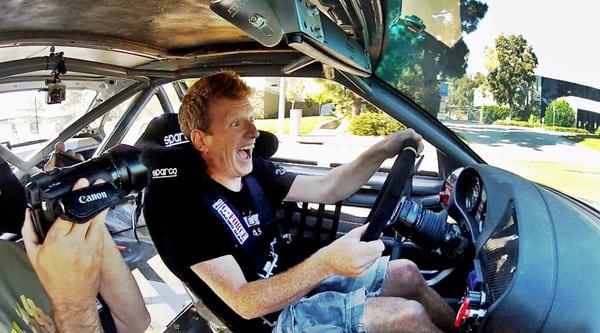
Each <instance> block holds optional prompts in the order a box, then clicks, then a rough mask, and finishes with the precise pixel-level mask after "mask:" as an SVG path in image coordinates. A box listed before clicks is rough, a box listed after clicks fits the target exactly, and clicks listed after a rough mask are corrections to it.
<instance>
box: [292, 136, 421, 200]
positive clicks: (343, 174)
mask: <svg viewBox="0 0 600 333" xmlns="http://www.w3.org/2000/svg"><path fill="white" fill-rule="evenodd" d="M407 139H413V140H415V141H417V142H419V146H418V151H419V152H420V151H422V150H423V142H422V140H421V136H420V135H419V134H417V133H416V132H415V131H413V130H412V129H408V130H405V131H402V132H396V133H394V134H392V135H390V136H388V137H386V138H385V139H383V140H382V141H379V142H377V143H376V144H374V145H373V146H371V147H370V148H369V149H367V150H366V151H364V152H363V153H362V154H360V155H359V156H358V157H357V158H356V159H354V160H353V161H352V162H350V163H347V164H344V165H341V166H339V167H337V168H334V169H331V170H330V171H329V172H328V173H327V174H325V175H323V176H320V177H315V176H305V175H298V176H297V177H296V178H295V179H294V182H293V183H292V186H291V187H290V190H289V192H288V194H287V196H286V197H285V199H284V200H285V201H304V202H318V203H336V202H338V201H340V200H343V199H345V198H347V197H349V196H350V195H352V194H353V193H355V192H356V191H358V189H360V187H361V186H362V185H363V184H365V183H366V182H367V181H368V180H369V178H370V177H371V176H372V175H373V174H374V173H375V171H377V169H378V168H379V166H380V165H381V163H383V161H385V160H386V159H387V158H391V157H394V156H395V155H396V154H397V153H398V152H399V151H400V150H401V149H402V147H403V146H404V141H405V140H407Z"/></svg>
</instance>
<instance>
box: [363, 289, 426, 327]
mask: <svg viewBox="0 0 600 333" xmlns="http://www.w3.org/2000/svg"><path fill="white" fill-rule="evenodd" d="M365 324H366V327H367V328H368V331H369V332H430V331H435V326H433V323H432V322H431V319H429V316H428V315H427V312H426V311H425V308H424V307H423V306H422V305H421V303H419V302H416V301H411V300H405V299H402V298H395V297H375V298H371V299H368V300H367V308H366V311H365Z"/></svg>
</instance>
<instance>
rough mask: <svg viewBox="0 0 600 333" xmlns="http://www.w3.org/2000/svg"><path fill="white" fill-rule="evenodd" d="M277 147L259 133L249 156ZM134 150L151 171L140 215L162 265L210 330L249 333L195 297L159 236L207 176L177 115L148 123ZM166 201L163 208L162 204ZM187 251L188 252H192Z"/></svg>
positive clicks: (270, 137) (273, 140) (266, 155)
mask: <svg viewBox="0 0 600 333" xmlns="http://www.w3.org/2000/svg"><path fill="white" fill-rule="evenodd" d="M278 145H279V141H278V139H277V137H276V136H275V135H273V134H271V133H268V132H264V131H260V135H259V137H258V138H257V140H256V143H255V148H254V155H255V156H259V157H262V158H266V159H268V158H270V157H271V156H272V155H273V154H274V153H275V152H276V151H277V148H278ZM135 146H136V147H137V148H138V149H139V150H140V151H141V157H140V158H141V161H142V162H143V163H144V164H145V165H146V167H147V168H148V170H151V176H150V178H151V179H150V180H149V182H148V186H147V187H146V189H145V191H144V193H143V195H144V199H143V213H144V219H145V221H146V226H147V228H148V232H149V234H150V237H151V238H152V241H153V242H154V245H155V247H156V250H157V252H158V254H159V255H160V257H161V258H162V260H163V262H164V263H165V265H166V266H167V267H168V268H169V269H170V270H171V271H172V272H173V273H174V274H175V275H176V276H177V277H178V278H179V279H180V280H181V281H183V282H184V283H185V284H186V286H187V287H188V291H190V294H191V296H192V298H193V299H194V303H195V304H194V305H195V307H196V310H197V311H198V313H199V314H200V315H201V316H202V317H203V318H204V319H205V320H207V321H208V322H209V324H210V325H211V327H214V328H218V329H219V330H220V329H221V328H223V327H224V326H226V327H227V328H228V329H229V330H231V331H234V332H249V331H252V332H255V331H256V327H255V326H254V325H255V324H254V325H253V326H251V328H248V327H238V326H240V324H239V323H238V324H237V325H236V327H233V324H232V323H230V322H227V320H225V317H226V316H223V315H221V313H220V311H219V309H221V308H220V306H222V304H219V303H221V301H220V300H213V299H200V298H199V297H198V296H199V293H198V292H196V291H195V281H193V279H190V277H189V275H188V276H186V275H187V274H189V273H186V272H184V271H182V267H181V265H179V264H178V263H179V262H180V259H179V258H177V256H176V255H175V251H174V250H173V246H174V244H172V243H171V241H170V240H169V239H166V237H165V236H164V235H165V232H164V230H165V229H164V228H165V227H166V226H168V225H169V223H170V222H171V218H172V217H171V216H170V214H169V212H172V211H174V210H185V209H190V207H187V205H188V204H189V201H186V200H185V198H190V197H192V195H193V194H192V191H197V189H198V188H199V187H201V186H202V184H203V181H204V179H205V177H207V174H206V172H205V170H206V166H205V164H204V161H203V159H202V158H201V156H200V155H199V152H198V151H197V150H196V149H195V148H194V147H193V146H192V144H191V143H190V142H189V141H188V140H187V138H186V137H185V136H184V135H183V133H182V132H181V129H180V127H179V123H178V119H177V114H174V113H168V114H163V115H160V116H158V117H156V118H154V119H153V120H152V121H151V122H150V123H149V124H148V127H147V128H146V130H145V131H144V133H143V134H142V136H141V137H140V138H139V139H138V141H137V142H136V144H135ZM195 193H197V192H195ZM173 198H180V199H181V200H173ZM166 201H168V202H169V204H165V202H166ZM178 246H181V244H178ZM190 247H191V250H192V251H193V247H192V246H190ZM196 279H198V278H196ZM223 325H224V326H223ZM242 326H243V325H242ZM265 327H266V326H265Z"/></svg>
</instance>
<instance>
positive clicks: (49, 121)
mask: <svg viewBox="0 0 600 333" xmlns="http://www.w3.org/2000/svg"><path fill="white" fill-rule="evenodd" d="M95 97H96V91H94V90H90V89H71V90H69V91H68V92H67V94H66V99H65V101H64V102H62V103H60V104H46V93H45V92H44V91H40V90H37V89H36V90H24V91H13V92H6V93H2V94H0V105H2V107H3V109H2V111H0V143H2V144H4V145H5V146H6V147H7V148H9V149H11V150H14V151H15V152H16V153H17V154H20V155H23V154H25V155H26V154H27V153H30V152H32V149H33V148H35V147H38V146H39V145H40V144H43V142H45V141H48V140H50V139H53V138H55V137H56V136H57V135H58V134H59V133H60V132H61V131H62V130H63V129H65V128H66V127H67V126H68V125H69V124H71V123H72V122H73V121H75V120H76V119H78V118H79V117H81V116H82V115H83V114H84V113H85V112H87V110H88V109H89V108H90V106H91V105H92V102H93V101H94V98H95Z"/></svg>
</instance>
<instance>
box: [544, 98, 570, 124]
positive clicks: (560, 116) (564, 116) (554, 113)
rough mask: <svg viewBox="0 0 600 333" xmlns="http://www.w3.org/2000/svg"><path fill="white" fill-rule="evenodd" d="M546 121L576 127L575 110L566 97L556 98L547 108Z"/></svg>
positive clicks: (546, 122)
mask: <svg viewBox="0 0 600 333" xmlns="http://www.w3.org/2000/svg"><path fill="white" fill-rule="evenodd" d="M544 123H545V124H546V125H553V126H562V127H574V126H575V110H573V108H572V107H571V105H569V103H568V102H567V101H565V100H564V99H555V100H553V101H552V103H550V105H548V107H547V108H546V115H545V117H544Z"/></svg>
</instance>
